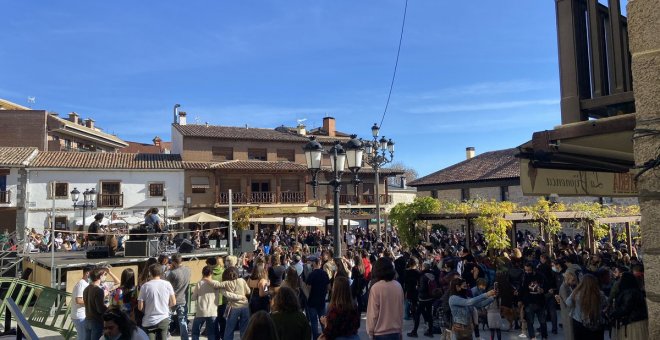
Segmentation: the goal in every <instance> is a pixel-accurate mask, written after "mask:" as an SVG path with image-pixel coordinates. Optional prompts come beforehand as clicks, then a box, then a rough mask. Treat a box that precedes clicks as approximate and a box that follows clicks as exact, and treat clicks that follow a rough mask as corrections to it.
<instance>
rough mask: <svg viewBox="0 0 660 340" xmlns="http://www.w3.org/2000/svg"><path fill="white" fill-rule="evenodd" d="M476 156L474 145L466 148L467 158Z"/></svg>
mask: <svg viewBox="0 0 660 340" xmlns="http://www.w3.org/2000/svg"><path fill="white" fill-rule="evenodd" d="M472 158H474V146H468V147H467V148H465V159H472Z"/></svg>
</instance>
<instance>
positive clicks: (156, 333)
mask: <svg viewBox="0 0 660 340" xmlns="http://www.w3.org/2000/svg"><path fill="white" fill-rule="evenodd" d="M169 327H170V318H165V319H163V320H162V321H160V322H159V323H157V324H155V325H151V326H147V327H142V329H143V330H144V332H145V333H147V335H148V336H149V340H166V339H167V329H168V328H169Z"/></svg>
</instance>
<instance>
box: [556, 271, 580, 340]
mask: <svg viewBox="0 0 660 340" xmlns="http://www.w3.org/2000/svg"><path fill="white" fill-rule="evenodd" d="M577 283H578V278H577V275H576V274H575V271H574V270H567V271H566V272H565V273H564V282H563V283H562V284H561V286H559V294H557V296H555V298H556V299H557V302H558V303H559V307H560V308H561V324H562V325H563V326H564V339H566V340H573V339H574V337H573V321H572V319H571V312H572V311H573V309H572V308H570V307H569V306H567V305H566V303H565V301H566V299H568V297H569V296H570V295H571V293H573V289H574V288H575V286H577Z"/></svg>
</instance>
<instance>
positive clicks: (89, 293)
mask: <svg viewBox="0 0 660 340" xmlns="http://www.w3.org/2000/svg"><path fill="white" fill-rule="evenodd" d="M105 275H106V269H105V268H96V269H94V270H92V272H91V274H90V276H89V278H90V280H91V281H92V282H90V284H89V285H88V286H87V287H86V288H85V290H83V301H84V303H85V339H87V340H93V339H98V338H100V337H101V334H102V333H103V313H105V311H106V310H107V309H108V307H106V306H105V303H104V300H105V291H104V290H103V288H102V287H101V280H103V279H104V278H105Z"/></svg>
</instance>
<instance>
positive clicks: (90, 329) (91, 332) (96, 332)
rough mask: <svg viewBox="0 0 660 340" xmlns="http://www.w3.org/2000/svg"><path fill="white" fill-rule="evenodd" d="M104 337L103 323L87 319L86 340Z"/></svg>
mask: <svg viewBox="0 0 660 340" xmlns="http://www.w3.org/2000/svg"><path fill="white" fill-rule="evenodd" d="M102 335H103V322H99V321H96V320H92V319H85V339H87V340H91V339H100V338H101V336H102Z"/></svg>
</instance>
